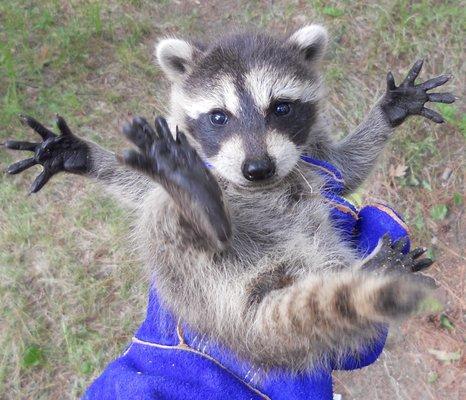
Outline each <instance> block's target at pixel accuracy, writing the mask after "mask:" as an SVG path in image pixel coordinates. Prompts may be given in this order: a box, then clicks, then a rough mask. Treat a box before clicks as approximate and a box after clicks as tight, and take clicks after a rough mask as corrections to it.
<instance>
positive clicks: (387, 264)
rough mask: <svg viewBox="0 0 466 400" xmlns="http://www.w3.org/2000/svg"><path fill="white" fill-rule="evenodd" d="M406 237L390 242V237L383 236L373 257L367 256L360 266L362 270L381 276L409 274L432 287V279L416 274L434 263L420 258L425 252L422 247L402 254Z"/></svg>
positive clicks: (406, 240) (428, 259) (406, 241)
mask: <svg viewBox="0 0 466 400" xmlns="http://www.w3.org/2000/svg"><path fill="white" fill-rule="evenodd" d="M407 243H408V239H407V238H406V237H404V238H401V239H399V240H398V241H396V242H394V243H393V242H392V241H391V239H390V236H389V235H388V234H385V235H384V236H383V237H382V239H381V240H380V243H379V246H377V249H376V250H375V252H376V253H375V254H374V255H373V256H369V258H368V260H367V261H366V262H365V263H364V265H363V266H362V270H363V271H366V272H372V273H382V274H400V275H401V274H409V276H411V277H413V278H414V279H415V280H418V281H421V282H424V283H426V284H427V285H428V286H433V282H435V281H434V280H433V279H432V278H430V277H427V276H425V275H422V274H417V272H419V271H422V270H425V269H427V268H429V267H430V266H431V265H432V264H433V263H434V262H433V260H431V259H430V258H421V256H422V255H423V254H424V253H425V252H426V249H425V248H423V247H418V248H416V249H414V250H411V251H410V252H408V253H406V254H404V253H403V248H404V247H405V246H406V245H407Z"/></svg>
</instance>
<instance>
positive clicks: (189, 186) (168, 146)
mask: <svg viewBox="0 0 466 400" xmlns="http://www.w3.org/2000/svg"><path fill="white" fill-rule="evenodd" d="M155 127H156V130H154V129H153V128H152V127H151V126H150V125H149V124H148V123H147V121H146V120H144V119H143V118H139V117H138V118H135V119H134V120H133V122H132V123H131V124H127V125H126V126H125V127H124V129H123V133H124V134H125V135H126V137H127V138H128V139H129V140H131V141H132V142H133V143H134V144H135V145H136V146H137V147H138V149H139V151H136V150H127V151H126V152H125V153H124V155H123V159H124V162H125V164H126V165H128V166H130V167H132V168H134V169H136V170H138V171H139V172H142V173H144V174H146V175H147V176H149V177H151V178H152V179H153V180H154V181H156V182H158V183H160V184H161V185H162V186H163V188H164V189H165V190H166V191H167V192H168V194H169V195H170V196H171V198H172V199H173V201H174V203H175V204H176V205H177V206H178V210H179V212H180V215H181V216H182V217H183V219H184V221H185V222H187V223H188V225H189V226H190V227H191V228H192V229H194V231H195V232H196V233H197V234H198V235H199V236H200V237H202V238H203V239H207V240H208V242H209V243H210V244H213V245H214V247H215V248H216V249H222V248H224V247H225V245H226V244H227V242H228V240H229V238H230V236H231V225H230V219H229V216H228V214H227V211H226V209H225V205H224V202H223V195H222V191H221V189H220V186H219V185H218V182H217V181H216V179H215V178H214V176H213V175H212V174H211V172H210V171H209V170H208V168H207V167H206V166H205V164H204V162H203V161H202V159H201V158H200V157H199V155H198V154H197V152H196V150H195V149H194V148H193V147H191V145H190V144H189V143H188V141H187V139H186V136H185V135H184V134H183V133H181V132H178V131H177V132H176V138H174V137H173V135H172V133H171V132H170V129H169V128H168V125H167V122H166V121H165V119H163V118H157V119H156V121H155Z"/></svg>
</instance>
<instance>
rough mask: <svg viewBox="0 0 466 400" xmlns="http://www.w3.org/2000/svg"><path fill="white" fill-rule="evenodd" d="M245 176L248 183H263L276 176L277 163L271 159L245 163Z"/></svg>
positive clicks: (265, 158) (266, 158)
mask: <svg viewBox="0 0 466 400" xmlns="http://www.w3.org/2000/svg"><path fill="white" fill-rule="evenodd" d="M242 170H243V175H244V177H245V178H246V179H247V180H248V181H262V180H265V179H268V178H271V177H272V176H273V175H274V174H275V163H274V162H273V161H272V160H271V159H270V157H268V156H267V157H264V158H260V159H253V160H246V161H245V162H244V163H243V168H242Z"/></svg>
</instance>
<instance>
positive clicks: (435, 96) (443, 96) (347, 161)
mask: <svg viewBox="0 0 466 400" xmlns="http://www.w3.org/2000/svg"><path fill="white" fill-rule="evenodd" d="M422 64H423V61H422V60H419V61H417V62H416V63H415V64H414V65H413V67H412V68H411V70H410V71H409V73H408V75H407V76H406V78H405V79H404V80H403V82H402V83H401V84H400V85H399V86H396V85H395V80H394V78H393V75H392V73H391V72H389V73H388V75H387V89H386V92H385V95H384V96H383V97H382V98H381V99H380V100H379V101H378V102H377V104H376V105H375V107H374V108H373V109H372V110H371V112H370V113H369V115H368V116H367V118H366V119H365V120H364V121H363V122H362V123H361V124H360V125H359V126H358V127H357V128H356V130H355V131H354V132H352V133H350V134H349V135H348V136H346V137H345V138H344V139H343V140H341V141H340V142H337V143H328V144H327V145H326V144H323V146H322V147H321V148H320V150H318V152H320V153H321V156H322V157H324V158H325V159H327V160H329V161H330V162H332V163H334V164H335V165H336V166H337V167H338V168H339V169H340V170H341V171H342V173H343V177H344V178H345V184H346V191H347V192H350V191H352V190H354V189H356V188H357V187H358V186H359V185H360V184H361V183H362V182H363V181H364V180H365V179H366V177H367V175H368V174H369V173H370V171H371V170H372V168H373V166H374V165H375V162H376V161H377V158H378V156H379V155H380V153H381V152H382V150H383V149H384V147H385V144H386V143H387V140H388V139H389V138H390V137H391V136H392V133H393V129H394V128H395V127H397V126H399V125H400V124H401V123H402V122H403V121H405V120H406V118H408V117H409V116H411V115H421V116H423V117H425V118H428V119H430V120H432V121H434V122H436V123H442V122H443V118H442V116H441V115H440V114H439V113H437V112H436V111H433V110H431V109H429V108H426V107H425V103H426V102H436V103H453V102H454V101H455V96H453V94H451V93H427V92H428V91H429V90H431V89H434V88H436V87H439V86H442V85H444V84H445V83H446V82H447V81H448V80H449V79H450V78H451V76H450V75H441V76H438V77H436V78H433V79H430V80H428V81H426V82H423V83H420V84H415V83H414V81H415V80H416V78H417V76H418V75H419V72H420V71H421V68H422ZM318 155H319V154H318Z"/></svg>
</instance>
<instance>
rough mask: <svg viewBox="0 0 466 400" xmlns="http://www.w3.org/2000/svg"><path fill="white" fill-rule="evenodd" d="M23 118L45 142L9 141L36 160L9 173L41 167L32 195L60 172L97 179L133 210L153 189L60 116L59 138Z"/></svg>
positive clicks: (11, 146)
mask: <svg viewBox="0 0 466 400" xmlns="http://www.w3.org/2000/svg"><path fill="white" fill-rule="evenodd" d="M20 118H21V122H22V123H23V124H25V125H28V126H29V127H31V128H32V129H33V130H34V131H35V132H37V133H38V134H39V135H40V136H41V138H42V142H40V143H31V142H21V141H16V140H8V141H7V142H6V143H5V147H6V148H9V149H12V150H26V151H31V152H32V153H33V156H32V157H31V158H27V159H25V160H22V161H19V162H16V163H14V164H12V165H10V166H9V167H8V169H7V172H8V173H10V174H18V173H20V172H22V171H24V170H26V169H28V168H30V167H32V166H34V165H41V166H42V167H43V171H42V172H41V173H40V174H39V175H38V176H37V178H36V179H35V181H34V182H33V184H32V186H31V189H30V193H36V192H38V191H39V190H40V189H42V187H43V186H44V185H45V184H46V183H47V182H48V181H49V179H50V178H51V177H52V176H53V175H55V174H57V173H59V172H69V173H73V174H78V175H85V176H89V177H93V178H96V179H98V180H99V181H101V182H103V183H105V184H106V185H107V186H108V187H109V188H111V189H114V190H115V191H116V192H117V194H119V198H120V199H123V200H124V201H126V202H127V203H128V204H130V205H133V206H137V204H139V203H140V201H141V198H142V196H143V195H144V194H145V193H146V192H148V191H149V190H151V188H153V186H154V184H153V182H151V181H150V180H149V179H148V178H147V177H145V176H144V175H142V174H138V173H137V172H136V171H134V170H132V169H128V168H125V167H124V166H122V165H121V163H119V162H118V161H117V159H116V157H115V155H114V154H113V153H111V152H109V151H107V150H105V149H103V148H101V147H100V146H98V145H97V144H95V143H92V142H89V141H86V140H82V139H80V138H79V137H77V136H76V135H74V134H73V133H72V132H71V130H70V128H69V127H68V125H67V124H66V122H65V120H64V119H63V118H62V117H60V116H57V119H56V121H57V127H58V129H59V131H60V134H59V135H56V134H55V133H53V132H52V131H50V130H49V129H47V128H45V127H44V126H43V125H42V124H41V123H39V122H38V121H36V120H35V119H34V118H31V117H27V116H21V117H20Z"/></svg>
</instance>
